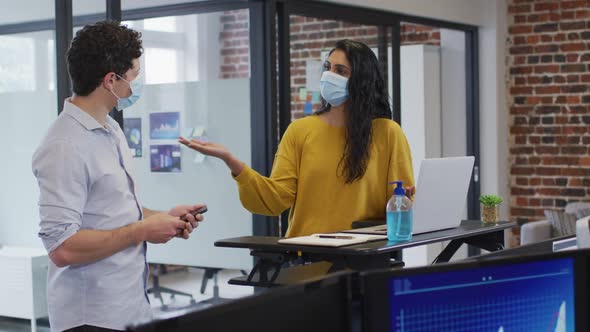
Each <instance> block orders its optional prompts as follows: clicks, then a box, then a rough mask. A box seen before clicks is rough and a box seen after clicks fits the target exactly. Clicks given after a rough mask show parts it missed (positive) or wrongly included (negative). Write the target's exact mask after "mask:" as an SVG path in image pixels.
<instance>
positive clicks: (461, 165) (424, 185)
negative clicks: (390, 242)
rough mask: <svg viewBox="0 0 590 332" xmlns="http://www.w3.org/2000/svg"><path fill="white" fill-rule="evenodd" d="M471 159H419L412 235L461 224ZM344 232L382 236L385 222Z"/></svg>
mask: <svg viewBox="0 0 590 332" xmlns="http://www.w3.org/2000/svg"><path fill="white" fill-rule="evenodd" d="M474 161H475V158H474V157H472V156H467V157H451V158H433V159H424V160H423V161H422V163H421V164H420V173H419V176H418V184H417V185H416V194H415V195H414V204H413V206H412V210H413V214H414V216H413V222H414V225H413V232H412V234H414V235H415V234H421V233H428V232H434V231H438V230H442V229H448V228H455V227H458V226H459V225H460V224H461V216H462V214H463V211H464V210H465V202H466V199H467V191H468V190H469V183H470V180H471V172H472V171H473V163H474ZM383 209H385V207H383ZM344 232H346V233H359V234H378V235H386V234H387V225H378V226H372V227H364V228H357V229H352V230H347V231H344Z"/></svg>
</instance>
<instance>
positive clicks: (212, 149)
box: [178, 137, 244, 176]
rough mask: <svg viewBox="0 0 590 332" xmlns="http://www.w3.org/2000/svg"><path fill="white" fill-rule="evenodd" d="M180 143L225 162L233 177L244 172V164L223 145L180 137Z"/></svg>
mask: <svg viewBox="0 0 590 332" xmlns="http://www.w3.org/2000/svg"><path fill="white" fill-rule="evenodd" d="M178 141H179V142H180V143H182V144H184V145H186V146H188V147H189V148H191V149H193V150H195V151H199V152H200V153H202V154H204V155H207V156H211V157H216V158H219V159H221V160H223V161H224V162H225V164H226V165H227V167H229V169H230V170H231V173H232V175H233V176H238V175H240V173H242V171H243V170H244V164H243V163H242V162H241V161H239V160H238V159H236V158H235V157H234V156H233V155H232V154H231V153H230V152H229V150H228V149H226V148H225V147H224V146H223V145H221V144H217V143H213V142H203V141H199V140H196V139H191V140H190V141H189V140H188V139H186V138H184V137H179V138H178Z"/></svg>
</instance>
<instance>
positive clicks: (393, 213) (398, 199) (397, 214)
mask: <svg viewBox="0 0 590 332" xmlns="http://www.w3.org/2000/svg"><path fill="white" fill-rule="evenodd" d="M389 184H397V187H396V188H395V189H394V190H393V196H391V198H390V199H389V201H388V202H387V207H386V208H385V212H386V214H387V239H388V240H389V241H396V242H397V241H409V240H411V239H412V201H411V200H410V199H409V198H408V197H406V191H405V189H404V187H403V184H404V182H403V181H394V182H390V183H389Z"/></svg>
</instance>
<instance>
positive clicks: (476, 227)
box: [215, 220, 516, 287]
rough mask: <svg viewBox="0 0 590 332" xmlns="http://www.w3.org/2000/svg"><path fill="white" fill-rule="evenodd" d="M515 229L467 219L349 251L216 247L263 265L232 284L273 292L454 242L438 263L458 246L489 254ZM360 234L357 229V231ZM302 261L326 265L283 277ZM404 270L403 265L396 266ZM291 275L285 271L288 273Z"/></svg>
mask: <svg viewBox="0 0 590 332" xmlns="http://www.w3.org/2000/svg"><path fill="white" fill-rule="evenodd" d="M515 226H516V222H499V223H497V224H494V225H484V224H482V223H481V221H479V220H463V221H462V222H461V224H460V226H459V227H456V228H451V229H444V230H440V231H435V232H429V233H423V234H417V235H414V236H413V237H412V239H411V240H410V241H403V242H390V241H387V240H381V241H374V242H366V243H361V244H355V245H350V246H345V247H321V246H305V245H296V244H280V243H278V240H279V239H280V237H272V236H243V237H236V238H230V239H224V240H218V241H216V242H215V246H217V247H226V248H244V249H249V250H250V254H251V255H252V256H254V257H257V258H258V262H257V263H256V265H255V266H254V268H253V269H252V271H251V272H250V274H249V275H248V276H245V277H238V278H234V279H231V280H230V281H229V283H230V284H235V285H248V286H259V287H272V286H278V285H281V284H285V283H290V282H292V281H295V280H299V281H301V279H307V278H309V277H312V276H317V274H325V273H329V272H335V271H341V270H346V269H350V270H356V271H364V270H371V269H383V268H389V267H391V266H392V261H391V257H392V254H395V253H399V252H401V250H403V249H405V248H411V247H416V246H421V245H425V244H430V243H435V242H443V241H450V242H449V243H448V244H447V246H446V247H445V248H444V249H443V251H442V252H441V253H440V254H439V255H438V256H437V257H436V259H435V260H434V262H433V264H437V263H445V262H448V261H449V260H450V259H451V257H452V256H453V255H454V254H455V252H456V251H457V250H458V249H459V247H460V246H461V245H462V244H464V243H466V244H469V245H472V246H475V247H477V248H480V249H484V250H487V251H498V250H502V249H504V232H503V231H504V230H505V229H508V228H512V227H515ZM357 231H358V229H357ZM300 253H301V256H302V257H303V258H305V259H306V260H309V261H314V262H322V263H320V264H307V265H302V266H294V267H288V268H285V269H284V270H289V276H284V275H283V276H281V278H279V274H280V272H281V269H283V267H284V266H285V265H287V263H288V262H290V261H292V260H295V259H297V258H298V257H299V256H300V255H299V254H300ZM393 263H394V264H399V265H401V263H402V262H400V261H397V262H393ZM285 272H286V271H285Z"/></svg>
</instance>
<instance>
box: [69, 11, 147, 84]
mask: <svg viewBox="0 0 590 332" xmlns="http://www.w3.org/2000/svg"><path fill="white" fill-rule="evenodd" d="M142 53H143V47H142V42H141V33H140V32H137V31H135V30H133V29H130V28H128V27H127V26H124V25H121V24H120V23H119V22H117V21H101V22H97V23H95V24H89V25H86V26H84V27H83V28H82V29H81V30H79V31H78V32H77V33H76V36H75V37H74V39H72V43H71V44H70V48H69V49H68V52H67V53H66V57H67V61H68V72H69V74H70V79H71V80H72V89H73V90H74V93H75V94H76V95H79V96H87V95H89V94H90V93H92V91H94V90H95V89H96V88H97V87H98V86H99V85H100V82H101V81H102V78H103V77H104V76H105V75H106V74H107V73H109V72H114V73H116V74H118V75H120V76H123V75H124V74H125V73H126V72H127V71H128V70H129V69H130V68H131V67H132V66H133V62H132V61H133V59H137V58H139V57H140V56H141V54H142ZM117 79H118V78H117Z"/></svg>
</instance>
